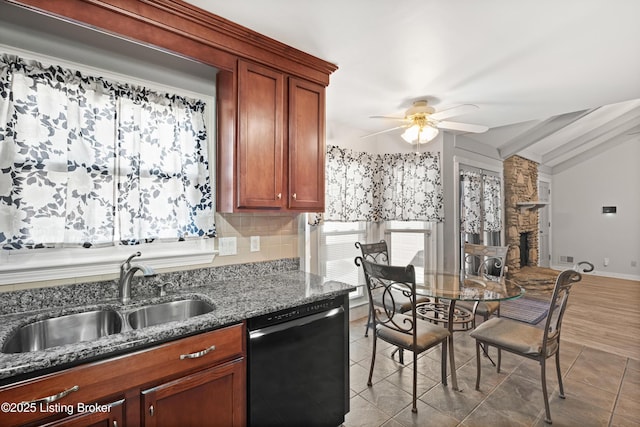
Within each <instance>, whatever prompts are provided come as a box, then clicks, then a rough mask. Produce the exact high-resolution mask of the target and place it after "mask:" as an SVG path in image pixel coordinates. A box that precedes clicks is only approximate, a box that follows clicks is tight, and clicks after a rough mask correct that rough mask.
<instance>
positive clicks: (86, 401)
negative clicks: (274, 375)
mask: <svg viewBox="0 0 640 427" xmlns="http://www.w3.org/2000/svg"><path fill="white" fill-rule="evenodd" d="M244 343H245V325H244V324H239V325H234V326H229V327H226V328H222V329H218V330H215V331H211V332H206V333H203V334H199V335H194V336H191V337H188V338H183V339H179V340H176V341H172V342H169V343H165V344H161V345H158V346H156V347H151V348H148V349H144V350H139V351H136V352H133V353H130V354H125V355H121V356H117V357H113V358H111V359H106V360H101V361H98V362H93V363H87V364H84V365H79V366H75V367H73V368H69V369H65V370H62V371H60V372H54V373H51V374H47V375H43V376H41V377H36V378H31V379H28V380H25V381H21V382H18V383H14V384H9V385H5V386H2V387H0V402H8V403H9V404H10V405H12V407H13V408H14V409H15V411H4V410H3V412H1V413H0V426H2V427H9V426H33V425H37V426H56V427H58V426H69V427H76V426H82V427H86V426H104V427H107V426H108V427H122V426H172V427H173V426H181V427H188V426H204V425H206V426H225V427H226V426H238V427H240V426H244V425H246V422H247V415H246V411H247V405H246V359H245V358H246V352H245V344H244ZM3 408H4V407H3ZM10 409H11V407H10Z"/></svg>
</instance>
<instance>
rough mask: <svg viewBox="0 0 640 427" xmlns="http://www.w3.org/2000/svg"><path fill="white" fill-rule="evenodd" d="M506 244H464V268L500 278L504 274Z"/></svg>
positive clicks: (496, 278)
mask: <svg viewBox="0 0 640 427" xmlns="http://www.w3.org/2000/svg"><path fill="white" fill-rule="evenodd" d="M508 249H509V247H508V246H485V245H476V244H473V243H465V244H464V264H463V265H464V267H463V268H464V270H465V271H467V272H469V273H473V274H477V275H478V276H484V277H487V278H489V279H491V278H495V280H500V279H502V277H503V276H504V270H505V260H506V257H507V251H508Z"/></svg>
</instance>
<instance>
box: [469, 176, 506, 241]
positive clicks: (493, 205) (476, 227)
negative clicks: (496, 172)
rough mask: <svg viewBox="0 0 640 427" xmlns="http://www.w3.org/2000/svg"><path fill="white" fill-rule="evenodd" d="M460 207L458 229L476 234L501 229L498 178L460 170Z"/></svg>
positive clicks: (500, 200) (500, 197) (500, 194)
mask: <svg viewBox="0 0 640 427" xmlns="http://www.w3.org/2000/svg"><path fill="white" fill-rule="evenodd" d="M460 183H461V186H460V188H461V191H462V194H461V199H462V208H461V212H460V230H461V231H462V232H463V233H470V234H478V233H480V232H481V231H500V230H502V193H501V186H500V178H499V177H497V176H492V175H485V174H481V173H477V172H473V171H465V170H462V171H460Z"/></svg>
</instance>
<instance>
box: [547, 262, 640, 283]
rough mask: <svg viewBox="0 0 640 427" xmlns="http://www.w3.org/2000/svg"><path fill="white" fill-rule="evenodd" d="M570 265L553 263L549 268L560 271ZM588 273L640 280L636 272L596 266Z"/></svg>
mask: <svg viewBox="0 0 640 427" xmlns="http://www.w3.org/2000/svg"><path fill="white" fill-rule="evenodd" d="M571 267H572V265H568V264H562V265H558V264H555V265H552V266H551V268H553V269H554V270H560V271H562V270H566V269H568V268H571ZM589 274H593V275H594V276H602V277H612V278H614V279H624V280H634V281H640V275H637V274H622V273H614V272H611V271H603V270H598V269H597V268H596V269H595V270H593V271H592V272H590V273H589Z"/></svg>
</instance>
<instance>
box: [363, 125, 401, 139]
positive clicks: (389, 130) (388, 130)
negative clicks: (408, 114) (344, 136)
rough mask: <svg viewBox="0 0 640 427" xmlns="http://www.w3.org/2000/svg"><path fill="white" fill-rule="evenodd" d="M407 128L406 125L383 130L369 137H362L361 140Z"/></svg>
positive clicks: (368, 135) (370, 134)
mask: <svg viewBox="0 0 640 427" xmlns="http://www.w3.org/2000/svg"><path fill="white" fill-rule="evenodd" d="M406 127H407V126H406V125H402V126H396V127H394V128H391V129H385V130H381V131H379V132H374V133H369V134H367V135H362V136H361V137H360V138H369V137H370V136H375V135H380V134H382V133H387V132H391V131H392V130H396V129H404V128H406Z"/></svg>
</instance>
